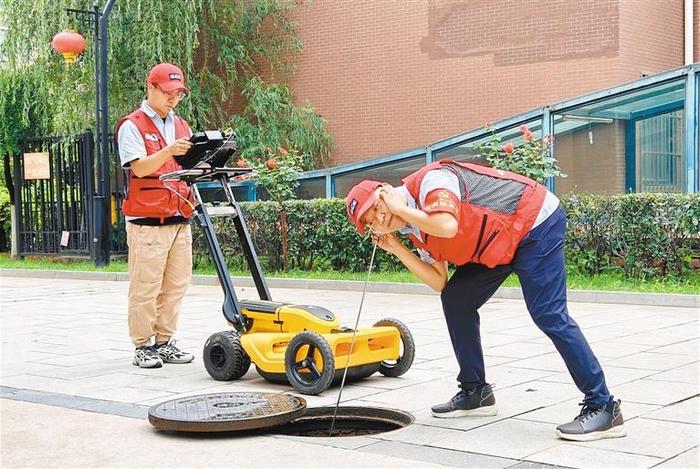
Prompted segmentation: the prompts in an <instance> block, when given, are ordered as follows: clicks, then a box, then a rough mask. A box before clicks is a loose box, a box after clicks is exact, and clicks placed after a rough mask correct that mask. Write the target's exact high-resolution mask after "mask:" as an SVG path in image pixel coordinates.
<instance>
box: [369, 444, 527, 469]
mask: <svg viewBox="0 0 700 469" xmlns="http://www.w3.org/2000/svg"><path fill="white" fill-rule="evenodd" d="M360 451H362V452H367V453H375V454H381V455H387V456H395V457H397V458H402V459H408V460H411V461H423V462H429V463H433V464H439V465H440V466H447V467H465V468H478V469H501V468H506V467H511V466H512V465H513V464H516V463H517V461H516V460H513V459H506V458H499V457H493V456H484V455H481V454H473V453H466V452H463V451H454V450H448V449H441V448H432V447H430V446H420V445H412V444H406V443H402V442H398V441H380V442H378V443H375V444H373V445H369V446H363V447H362V448H360ZM416 466H417V467H418V466H419V464H416Z"/></svg>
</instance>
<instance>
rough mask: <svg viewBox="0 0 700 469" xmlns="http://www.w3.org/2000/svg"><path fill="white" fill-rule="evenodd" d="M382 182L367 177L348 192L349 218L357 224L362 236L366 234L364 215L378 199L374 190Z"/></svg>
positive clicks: (347, 208)
mask: <svg viewBox="0 0 700 469" xmlns="http://www.w3.org/2000/svg"><path fill="white" fill-rule="evenodd" d="M382 184H383V183H382V182H379V181H372V180H371V179H365V180H364V181H360V182H358V183H357V184H355V185H354V186H353V188H352V189H350V192H348V195H347V197H345V209H346V211H347V215H348V218H349V219H350V221H351V222H353V223H354V224H355V228H357V231H358V232H359V233H360V235H361V236H364V235H365V225H364V224H363V223H362V216H363V215H364V214H365V213H366V212H367V210H369V209H370V208H372V206H373V205H374V204H375V202H376V201H377V196H376V195H375V194H374V192H375V191H376V190H377V187H380V186H381V185H382Z"/></svg>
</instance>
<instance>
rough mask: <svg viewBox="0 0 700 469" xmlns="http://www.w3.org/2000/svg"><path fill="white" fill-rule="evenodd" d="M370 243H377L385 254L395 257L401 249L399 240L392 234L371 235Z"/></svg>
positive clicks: (401, 245)
mask: <svg viewBox="0 0 700 469" xmlns="http://www.w3.org/2000/svg"><path fill="white" fill-rule="evenodd" d="M372 242H375V243H377V246H379V247H380V248H382V249H384V250H385V251H386V252H388V253H391V254H394V255H396V254H397V252H398V250H399V249H400V248H401V247H403V244H402V243H401V241H399V238H397V237H396V236H395V235H394V234H393V233H386V234H383V235H378V234H374V233H372Z"/></svg>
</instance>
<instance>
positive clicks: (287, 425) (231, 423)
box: [148, 392, 413, 437]
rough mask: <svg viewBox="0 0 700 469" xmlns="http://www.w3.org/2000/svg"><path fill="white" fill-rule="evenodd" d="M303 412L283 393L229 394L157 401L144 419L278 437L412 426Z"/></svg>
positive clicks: (406, 419) (398, 415) (377, 417)
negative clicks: (275, 435)
mask: <svg viewBox="0 0 700 469" xmlns="http://www.w3.org/2000/svg"><path fill="white" fill-rule="evenodd" d="M334 413H335V406H332V407H316V408H307V407H306V401H305V400H304V399H302V398H301V397H297V396H293V395H291V394H284V393H259V392H228V393H215V394H203V395H198V396H187V397H181V398H178V399H173V400H170V401H166V402H161V403H160V404H156V405H154V406H152V407H151V408H150V409H149V411H148V420H149V421H150V422H151V424H152V425H153V426H155V427H157V428H159V429H161V430H167V431H176V432H188V433H192V432H198V433H212V432H242V433H245V432H252V431H254V432H258V433H260V432H262V433H268V434H269V433H274V434H278V435H295V436H311V437H314V436H315V437H329V436H333V437H339V436H361V435H374V434H377V433H384V432H389V431H392V430H397V429H399V428H402V427H405V426H406V425H410V424H411V423H413V416H412V415H411V414H409V413H408V412H403V411H400V410H394V409H384V408H379V407H339V408H338V412H337V415H336V418H335V423H334V424H333V434H331V424H332V422H333V414H334Z"/></svg>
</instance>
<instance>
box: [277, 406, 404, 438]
mask: <svg viewBox="0 0 700 469" xmlns="http://www.w3.org/2000/svg"><path fill="white" fill-rule="evenodd" d="M334 411H335V407H314V408H307V409H306V414H304V415H303V416H302V417H299V418H297V419H296V420H293V421H291V422H289V423H287V424H284V425H280V426H278V427H275V428H272V429H270V433H277V434H282V435H294V436H310V437H342V436H362V435H375V434H377V433H385V432H390V431H392V430H398V429H399V428H403V427H405V426H407V425H410V424H411V423H413V420H414V419H413V416H412V415H411V414H409V413H408V412H403V411H401V410H395V409H384V408H379V407H339V408H338V414H337V416H336V419H335V425H334V426H333V434H332V435H331V434H330V430H331V422H332V420H333V413H334Z"/></svg>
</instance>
